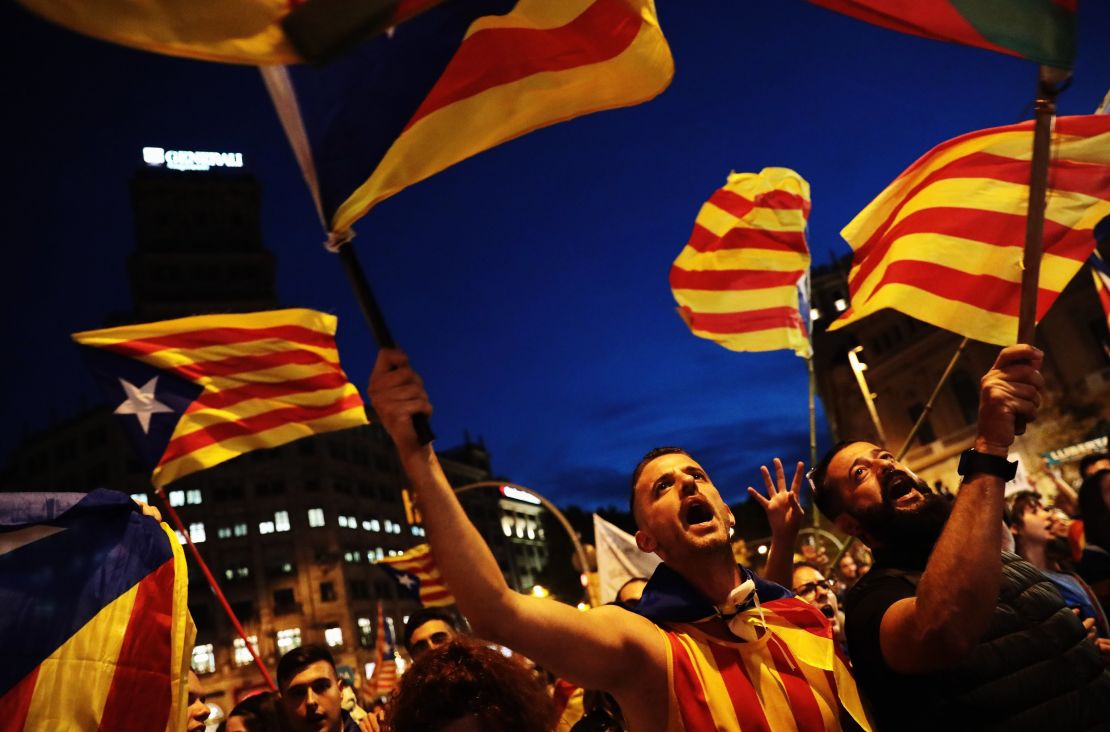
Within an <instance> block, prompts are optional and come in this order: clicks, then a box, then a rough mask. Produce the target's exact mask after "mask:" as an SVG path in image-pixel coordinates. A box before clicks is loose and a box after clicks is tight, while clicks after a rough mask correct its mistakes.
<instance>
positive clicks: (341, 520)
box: [339, 514, 347, 529]
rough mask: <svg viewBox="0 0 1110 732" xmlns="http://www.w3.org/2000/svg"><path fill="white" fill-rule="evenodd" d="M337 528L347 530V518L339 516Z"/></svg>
mask: <svg viewBox="0 0 1110 732" xmlns="http://www.w3.org/2000/svg"><path fill="white" fill-rule="evenodd" d="M339 528H341V529H345V528H347V517H346V516H344V515H343V514H339Z"/></svg>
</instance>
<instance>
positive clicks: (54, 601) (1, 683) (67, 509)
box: [0, 490, 196, 732]
mask: <svg viewBox="0 0 1110 732" xmlns="http://www.w3.org/2000/svg"><path fill="white" fill-rule="evenodd" d="M187 592H188V573H187V570H186V566H185V557H184V554H183V553H182V550H181V545H180V544H179V543H178V542H177V539H176V538H175V537H174V535H173V532H171V531H170V530H169V529H168V528H167V527H166V525H165V524H159V523H158V522H156V521H155V520H154V519H152V518H150V517H147V516H143V515H142V514H141V513H140V511H139V508H138V506H136V505H135V502H134V501H132V500H131V499H130V498H129V497H127V496H126V495H124V494H122V493H116V492H113V491H106V490H97V491H94V492H92V493H87V494H86V493H0V607H3V608H4V610H3V612H2V613H0V644H2V646H3V648H4V663H3V664H0V720H2V721H0V726H2V727H3V729H4V730H6V731H9V732H18V731H21V730H27V731H28V732H30V731H31V730H57V729H80V730H106V731H107V730H112V732H129V731H132V730H134V731H135V732H139V731H140V730H167V731H168V732H177V731H178V730H182V729H184V728H185V712H186V709H187V700H186V686H187V683H188V678H187V673H188V669H189V652H188V650H191V649H192V647H193V639H194V637H195V635H196V631H195V629H194V628H193V625H192V621H191V619H190V618H189V614H188V608H187V605H186V603H187ZM187 649H188V650H187Z"/></svg>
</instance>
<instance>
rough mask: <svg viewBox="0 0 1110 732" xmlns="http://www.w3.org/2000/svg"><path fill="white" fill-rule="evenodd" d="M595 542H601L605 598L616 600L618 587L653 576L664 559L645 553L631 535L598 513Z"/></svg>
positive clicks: (599, 562)
mask: <svg viewBox="0 0 1110 732" xmlns="http://www.w3.org/2000/svg"><path fill="white" fill-rule="evenodd" d="M594 541H595V542H596V544H597V574H598V581H599V585H600V589H601V599H602V601H603V602H609V601H611V600H614V599H616V597H617V590H619V589H620V588H621V585H623V584H624V583H625V582H627V581H628V580H630V579H632V578H633V577H651V574H652V572H654V571H655V568H656V567H657V566H658V565H659V562H661V561H662V560H661V559H660V558H659V557H657V556H655V555H654V554H645V553H644V552H642V551H640V548H639V547H638V546H636V539H635V537H633V536H632V535H631V534H628V533H626V532H624V531H621V530H620V529H618V528H617V527H616V526H614V525H613V524H611V523H609V522H608V521H606V520H605V519H603V518H601V517H600V516H598V515H597V514H596V513H595V514H594Z"/></svg>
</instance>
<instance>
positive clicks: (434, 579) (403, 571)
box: [374, 544, 455, 607]
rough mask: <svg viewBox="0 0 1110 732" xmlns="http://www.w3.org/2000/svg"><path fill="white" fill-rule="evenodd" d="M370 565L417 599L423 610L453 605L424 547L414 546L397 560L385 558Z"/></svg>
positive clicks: (449, 593) (429, 550)
mask: <svg viewBox="0 0 1110 732" xmlns="http://www.w3.org/2000/svg"><path fill="white" fill-rule="evenodd" d="M374 564H376V565H378V566H379V567H381V568H382V569H384V570H385V571H386V572H387V573H388V574H389V576H390V577H392V578H393V581H395V582H396V583H397V585H398V586H399V587H400V589H401V590H402V591H404V592H405V593H407V594H408V595H409V596H411V597H412V598H413V599H414V600H419V601H420V604H421V605H423V606H424V607H441V606H444V605H454V604H455V598H454V596H453V595H452V594H451V591H450V590H449V589H447V584H446V583H445V582H444V581H443V577H442V576H440V574H439V569H438V568H437V567H436V563H435V559H433V558H432V550H431V547H429V546H428V545H427V544H417V545H416V546H414V547H413V548H412V549H409V550H408V551H407V552H405V553H404V554H402V555H401V556H399V557H386V558H385V559H379V560H378V561H376V562H374Z"/></svg>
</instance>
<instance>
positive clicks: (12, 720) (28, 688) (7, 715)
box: [0, 666, 41, 732]
mask: <svg viewBox="0 0 1110 732" xmlns="http://www.w3.org/2000/svg"><path fill="white" fill-rule="evenodd" d="M40 668H41V666H35V668H34V669H32V671H31V673H29V674H27V675H26V676H24V677H23V678H22V679H21V680H20V682H19V683H18V684H16V685H15V686H13V687H12V688H10V689H8V690H7V691H6V692H4V695H3V696H0V720H3V722H2V723H3V725H4V729H5V730H11V731H12V732H16V731H17V730H22V729H23V725H25V724H26V723H27V712H28V711H29V710H30V709H31V699H32V698H34V696H35V682H36V681H38V678H39V669H40Z"/></svg>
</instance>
